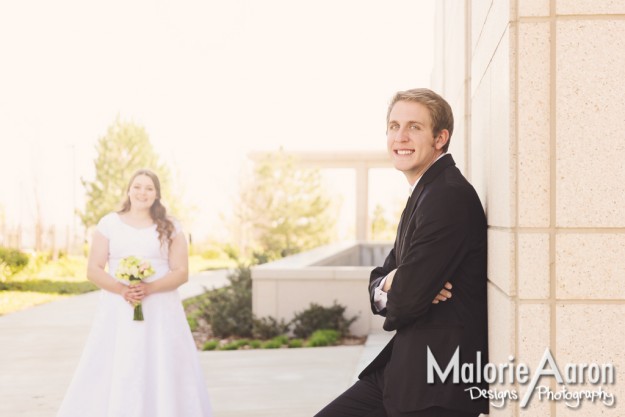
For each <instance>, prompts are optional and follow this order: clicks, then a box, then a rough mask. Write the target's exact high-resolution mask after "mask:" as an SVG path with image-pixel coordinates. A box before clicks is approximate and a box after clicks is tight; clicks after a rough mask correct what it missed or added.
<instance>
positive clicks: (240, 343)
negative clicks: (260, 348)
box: [234, 339, 250, 348]
mask: <svg viewBox="0 0 625 417" xmlns="http://www.w3.org/2000/svg"><path fill="white" fill-rule="evenodd" d="M234 343H236V344H237V347H239V348H242V347H244V346H248V345H249V344H250V341H249V340H248V339H239V340H237V341H235V342H234Z"/></svg>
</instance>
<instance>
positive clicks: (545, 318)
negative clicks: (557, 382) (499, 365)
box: [516, 304, 551, 367]
mask: <svg viewBox="0 0 625 417" xmlns="http://www.w3.org/2000/svg"><path fill="white" fill-rule="evenodd" d="M550 328H551V321H550V311H549V304H520V305H519V343H518V346H519V356H518V358H516V363H517V364H518V363H520V362H524V363H527V364H528V365H530V367H531V366H536V364H538V363H539V362H540V359H541V358H542V356H543V353H544V352H545V349H547V348H548V347H550V339H549V337H550Z"/></svg>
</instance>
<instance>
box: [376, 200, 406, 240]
mask: <svg viewBox="0 0 625 417" xmlns="http://www.w3.org/2000/svg"><path fill="white" fill-rule="evenodd" d="M398 218H399V217H398ZM396 232H397V222H391V221H389V220H388V219H387V218H386V215H385V210H384V207H382V206H381V205H380V204H377V205H376V206H375V208H374V209H373V216H372V218H371V240H379V241H389V242H392V241H393V239H395V234H396Z"/></svg>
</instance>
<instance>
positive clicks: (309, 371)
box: [0, 271, 389, 417]
mask: <svg viewBox="0 0 625 417" xmlns="http://www.w3.org/2000/svg"><path fill="white" fill-rule="evenodd" d="M225 276H226V273H225V272H224V271H214V272H206V273H201V274H198V275H195V276H193V277H191V279H190V280H189V282H188V283H187V284H185V285H184V286H182V287H181V288H180V289H179V291H180V294H181V296H182V297H183V298H187V297H191V296H194V295H197V294H200V293H202V292H203V289H204V286H206V287H208V288H211V287H218V286H222V285H224V284H225V283H226V279H225ZM97 301H98V294H97V292H94V293H89V294H85V295H81V296H76V297H71V298H68V299H65V300H60V301H55V302H52V303H48V304H44V305H41V306H38V307H33V308H30V309H28V310H25V311H20V312H16V313H12V314H9V315H7V316H2V317H0V393H1V396H2V397H1V400H0V416H3V417H54V416H55V414H56V411H57V409H58V407H59V405H60V403H61V401H62V399H63V395H64V393H65V390H66V389H67V386H68V385H69V382H70V380H71V377H72V375H73V372H74V370H75V369H76V366H77V364H78V360H79V358H80V354H81V352H82V349H83V347H84V344H85V340H86V338H87V334H88V332H89V329H90V327H91V323H92V320H93V317H94V315H95V311H96V307H97ZM388 339H389V336H388V335H387V334H385V333H376V334H375V337H370V338H369V340H368V342H367V344H366V345H365V346H339V347H329V348H300V349H276V350H246V351H216V352H200V362H201V364H202V368H203V370H204V373H205V376H206V381H207V384H208V390H209V396H210V398H211V401H212V404H213V411H214V415H215V417H248V416H249V417H281V416H284V417H300V416H301V417H305V416H306V417H310V416H312V415H313V414H314V413H315V412H316V411H318V410H319V409H320V408H321V407H323V406H324V405H325V404H326V403H327V402H328V401H330V400H331V399H333V398H334V397H336V395H338V394H339V393H341V392H342V391H343V390H344V389H345V388H347V387H348V386H349V385H351V384H352V383H353V381H354V380H355V377H356V375H357V374H358V372H359V371H360V369H362V367H363V366H364V365H366V363H368V361H369V360H370V359H371V358H372V357H373V356H375V354H377V352H379V351H380V350H381V348H382V346H383V345H384V343H386V341H387V340H388ZM86 417H88V416H86ZM181 417H182V416H181Z"/></svg>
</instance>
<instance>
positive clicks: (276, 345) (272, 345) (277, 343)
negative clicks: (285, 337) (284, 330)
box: [262, 339, 282, 349]
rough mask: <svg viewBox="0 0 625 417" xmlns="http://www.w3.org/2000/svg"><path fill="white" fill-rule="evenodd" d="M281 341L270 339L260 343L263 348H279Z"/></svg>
mask: <svg viewBox="0 0 625 417" xmlns="http://www.w3.org/2000/svg"><path fill="white" fill-rule="evenodd" d="M281 347H282V342H281V341H280V340H276V339H271V340H267V341H266V342H265V343H263V344H262V348H263V349H280V348H281Z"/></svg>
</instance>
